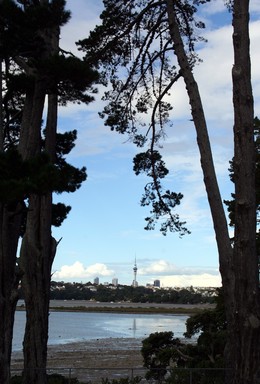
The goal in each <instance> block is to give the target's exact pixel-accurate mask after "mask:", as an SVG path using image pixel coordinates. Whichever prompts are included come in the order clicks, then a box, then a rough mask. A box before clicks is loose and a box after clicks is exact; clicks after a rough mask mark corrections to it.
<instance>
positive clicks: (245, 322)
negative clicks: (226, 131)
mask: <svg viewBox="0 0 260 384" xmlns="http://www.w3.org/2000/svg"><path fill="white" fill-rule="evenodd" d="M235 2H236V0H235ZM243 2H244V3H248V1H244V0H238V3H243ZM244 6H246V4H244ZM167 11H168V17H169V26H170V33H171V38H172V41H173V43H174V49H175V53H176V55H177V59H178V62H179V65H180V68H181V71H182V75H183V78H184V81H185V85H186V89H187V92H188V95H189V101H190V105H191V111H192V117H193V120H194V124H195V128H196V132H197V142H198V147H199V151H200V157H201V167H202V171H203V175H204V183H205V187H206V191H207V196H208V201H209V205H210V209H211V215H212V219H213V223H214V229H215V235H216V241H217V246H218V252H219V263H220V272H221V277H222V284H223V290H224V301H225V311H226V317H227V324H228V343H227V351H226V365H227V368H232V374H231V375H227V382H228V383H229V384H231V383H233V384H249V383H250V384H259V361H260V360H259V323H260V320H259V287H258V284H259V283H258V275H257V271H258V269H257V258H255V233H256V232H255V209H256V207H255V204H254V196H255V188H254V172H253V167H254V166H255V163H254V160H253V154H254V148H253V120H252V117H253V110H252V92H250V90H251V84H248V81H249V83H250V61H249V62H248V58H249V56H248V52H245V51H243V55H242V56H241V60H246V62H247V65H246V67H245V68H243V71H244V70H245V69H246V70H247V73H244V74H243V76H245V77H244V83H243V82H240V83H238V82H237V84H235V85H234V94H235V99H236V102H237V105H235V104H234V107H235V111H236V108H237V112H235V114H236V120H237V121H236V122H235V127H237V128H235V136H236V140H235V142H236V144H235V145H236V147H237V149H236V152H237V155H236V158H237V160H235V162H237V161H238V162H239V167H237V168H236V169H235V170H234V173H235V175H236V177H237V182H236V195H237V196H236V197H237V198H236V201H237V208H236V215H237V218H236V235H235V243H236V244H235V247H234V251H233V249H232V247H231V244H230V239H229V234H228V226H227V221H226V218H225V212H224V208H223V203H222V199H221V195H220V192H219V188H218V182H217V178H216V175H215V169H214V163H213V159H212V154H211V149H210V141H209V137H208V132H207V125H206V120H205V116H204V112H203V105H202V102H201V98H200V93H199V90H198V86H197V83H196V81H195V79H194V76H193V73H192V68H191V65H190V63H189V60H188V57H187V54H186V52H185V49H184V45H183V41H182V38H181V35H180V32H179V28H178V23H177V19H176V14H175V9H174V2H173V1H171V0H167ZM236 12H237V15H239V17H240V20H238V25H240V23H241V24H242V21H244V23H245V25H247V26H248V20H245V19H244V20H242V16H241V15H242V14H244V13H245V15H247V16H248V12H246V10H245V9H243V10H241V9H239V10H236ZM247 16H245V17H247ZM237 27H238V26H237ZM244 32H245V31H243V32H242V31H240V32H239V36H236V35H235V38H238V41H240V42H241V35H240V33H242V34H243V33H244ZM236 33H238V32H236ZM246 36H248V35H246ZM245 40H247V41H248V37H246V38H245ZM241 53H242V51H240V52H237V59H238V57H240V55H241ZM239 71H240V65H239V66H238V67H235V68H234V71H233V79H234V73H235V74H236V72H239ZM248 71H249V72H248ZM246 77H247V83H246V80H245V78H246ZM241 92H242V94H243V95H241ZM247 98H248V99H247ZM246 104H248V108H249V110H248V111H246V110H244V108H243V106H244V107H245V105H246ZM241 107H242V109H241ZM242 117H243V120H242ZM240 129H241V130H242V131H241V132H240ZM242 132H243V133H244V135H243V133H242ZM242 157H243V159H244V158H246V162H247V165H244V161H241V160H242ZM236 166H237V165H236ZM242 168H243V170H242ZM249 174H250V176H249ZM247 177H249V180H248V181H247ZM248 182H249V183H250V187H249V188H247V186H248ZM239 196H240V198H239ZM253 210H254V214H253ZM239 211H240V212H239ZM249 211H250V212H249ZM238 212H239V213H238ZM234 372H235V373H234Z"/></svg>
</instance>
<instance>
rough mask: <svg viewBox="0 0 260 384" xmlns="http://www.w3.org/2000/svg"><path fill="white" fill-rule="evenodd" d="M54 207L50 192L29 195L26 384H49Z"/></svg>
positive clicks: (24, 257) (24, 263) (25, 250)
mask: <svg viewBox="0 0 260 384" xmlns="http://www.w3.org/2000/svg"><path fill="white" fill-rule="evenodd" d="M51 205H52V195H51V193H48V194H46V195H44V196H38V195H31V196H30V204H29V209H28V215H27V226H26V234H25V236H24V239H23V242H22V247H21V268H22V270H23V278H22V286H23V292H24V297H25V304H26V329H25V336H24V342H23V350H24V383H32V384H44V383H47V378H46V364H47V342H48V323H49V319H48V316H49V293H50V280H51V267H52V262H53V259H54V256H55V252H56V241H55V240H54V239H53V238H52V236H51Z"/></svg>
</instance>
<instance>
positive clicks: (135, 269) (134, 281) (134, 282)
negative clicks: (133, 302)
mask: <svg viewBox="0 0 260 384" xmlns="http://www.w3.org/2000/svg"><path fill="white" fill-rule="evenodd" d="M133 271H134V280H133V284H132V286H133V287H138V283H137V281H136V275H137V265H136V258H135V264H134V268H133Z"/></svg>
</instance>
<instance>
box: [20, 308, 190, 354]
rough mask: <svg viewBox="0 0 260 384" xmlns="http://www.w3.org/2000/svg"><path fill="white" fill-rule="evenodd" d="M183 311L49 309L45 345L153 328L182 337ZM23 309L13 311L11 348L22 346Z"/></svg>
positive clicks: (142, 334)
mask: <svg viewBox="0 0 260 384" xmlns="http://www.w3.org/2000/svg"><path fill="white" fill-rule="evenodd" d="M187 318H188V316H185V315H161V314H147V315H145V314H122V313H89V312H50V317H49V345H56V344H66V343H73V342H80V341H86V340H93V339H102V338H118V337H120V338H128V337H133V338H145V337H148V336H149V335H150V333H154V332H164V331H173V332H174V336H175V337H183V333H184V332H185V331H186V327H185V322H186V320H187ZM24 327H25V312H24V311H18V312H16V315H15V325H14V337H13V351H19V350H21V349H22V341H23V335H24Z"/></svg>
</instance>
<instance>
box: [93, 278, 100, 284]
mask: <svg viewBox="0 0 260 384" xmlns="http://www.w3.org/2000/svg"><path fill="white" fill-rule="evenodd" d="M94 284H97V285H99V277H95V279H94Z"/></svg>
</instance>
